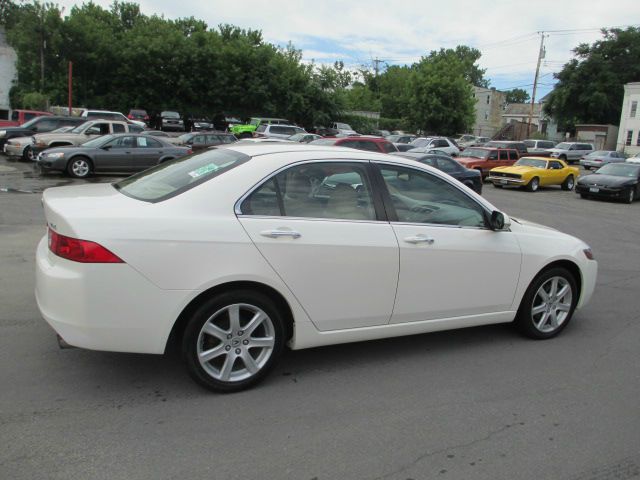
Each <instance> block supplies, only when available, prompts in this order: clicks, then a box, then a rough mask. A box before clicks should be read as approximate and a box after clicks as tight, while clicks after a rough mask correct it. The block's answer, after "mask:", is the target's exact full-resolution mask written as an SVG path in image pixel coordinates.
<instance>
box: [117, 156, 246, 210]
mask: <svg viewBox="0 0 640 480" xmlns="http://www.w3.org/2000/svg"><path fill="white" fill-rule="evenodd" d="M250 158H251V157H249V156H248V155H245V154H243V153H239V152H236V151H234V150H228V149H219V150H207V151H205V152H202V153H199V154H196V155H190V156H187V157H181V158H177V159H175V160H172V161H169V162H166V163H162V164H160V165H158V166H156V167H153V168H151V169H149V170H145V171H144V172H140V173H138V174H136V175H133V176H132V177H129V178H125V179H124V180H121V181H120V182H117V183H115V184H114V187H115V188H116V190H118V191H120V192H121V193H123V194H125V195H127V196H128V197H131V198H135V199H137V200H142V201H145V202H152V203H155V202H161V201H163V200H166V199H168V198H171V197H175V196H176V195H180V194H181V193H183V192H186V191H187V190H189V189H191V188H193V187H195V186H197V185H200V184H201V183H204V182H206V181H207V180H210V179H212V178H213V177H217V176H219V175H221V174H223V173H225V172H228V171H229V170H231V169H232V168H235V167H237V166H238V165H240V164H242V163H245V162H246V161H248V160H249V159H250Z"/></svg>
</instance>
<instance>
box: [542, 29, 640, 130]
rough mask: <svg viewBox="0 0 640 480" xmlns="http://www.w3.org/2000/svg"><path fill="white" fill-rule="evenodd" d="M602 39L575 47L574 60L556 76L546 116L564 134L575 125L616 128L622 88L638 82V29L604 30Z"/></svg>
mask: <svg viewBox="0 0 640 480" xmlns="http://www.w3.org/2000/svg"><path fill="white" fill-rule="evenodd" d="M602 35H603V38H602V39H601V40H598V41H596V42H595V43H593V44H592V45H588V44H580V45H578V46H577V47H576V48H575V49H574V50H573V53H574V55H575V56H576V58H574V59H572V60H571V61H569V62H568V63H567V64H565V66H564V67H563V68H562V70H561V71H560V72H559V73H557V74H555V78H557V79H558V83H557V85H556V86H555V88H554V90H553V91H552V92H551V93H550V94H549V98H548V101H547V102H546V103H545V112H546V113H547V114H548V115H550V116H553V117H554V118H556V119H557V120H558V123H559V125H560V127H561V128H564V129H565V130H570V129H572V128H573V126H574V125H575V124H576V123H596V124H613V125H617V124H618V122H619V121H620V113H621V108H622V99H623V97H624V84H625V83H628V82H633V81H638V80H639V79H640V62H639V61H638V59H640V29H639V28H636V27H629V28H627V29H626V30H621V29H617V28H613V29H609V30H607V29H603V30H602Z"/></svg>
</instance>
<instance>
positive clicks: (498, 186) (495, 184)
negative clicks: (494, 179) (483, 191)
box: [493, 183, 502, 188]
mask: <svg viewBox="0 0 640 480" xmlns="http://www.w3.org/2000/svg"><path fill="white" fill-rule="evenodd" d="M493 186H494V187H496V188H502V185H498V184H497V183H494V184H493Z"/></svg>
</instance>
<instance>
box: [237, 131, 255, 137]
mask: <svg viewBox="0 0 640 480" xmlns="http://www.w3.org/2000/svg"><path fill="white" fill-rule="evenodd" d="M252 137H253V135H252V134H251V132H242V133H241V134H240V135H238V138H252Z"/></svg>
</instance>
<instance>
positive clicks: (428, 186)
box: [380, 165, 485, 227]
mask: <svg viewBox="0 0 640 480" xmlns="http://www.w3.org/2000/svg"><path fill="white" fill-rule="evenodd" d="M380 173H381V174H382V178H383V179H384V182H385V184H386V186H387V189H388V190H389V194H390V196H391V202H392V204H393V207H394V208H395V212H396V215H397V218H398V221H399V222H405V223H425V224H438V225H451V226H457V227H463V226H465V227H484V226H485V222H484V210H483V208H482V207H481V206H480V205H478V204H477V203H476V202H475V201H474V200H472V199H471V198H470V197H468V196H467V195H466V194H464V193H463V192H462V191H461V190H459V189H458V188H456V187H455V186H453V185H451V184H450V183H448V182H446V181H445V180H443V179H441V178H439V177H436V176H435V175H431V174H430V173H427V172H423V171H419V170H414V169H411V168H407V167H400V166H395V165H380Z"/></svg>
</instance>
